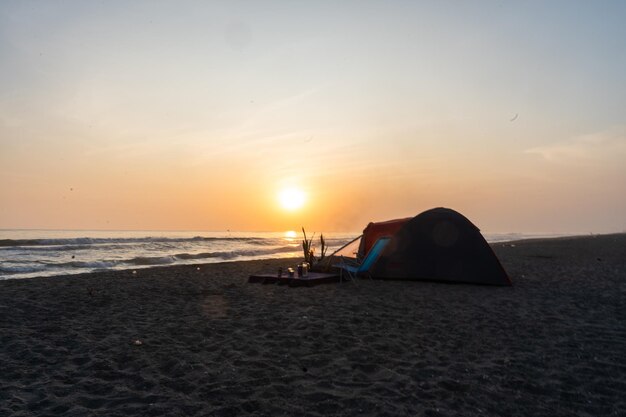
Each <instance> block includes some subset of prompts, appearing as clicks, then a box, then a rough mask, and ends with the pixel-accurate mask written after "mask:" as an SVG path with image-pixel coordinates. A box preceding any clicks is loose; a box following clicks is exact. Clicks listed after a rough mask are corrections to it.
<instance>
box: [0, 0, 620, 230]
mask: <svg viewBox="0 0 626 417" xmlns="http://www.w3.org/2000/svg"><path fill="white" fill-rule="evenodd" d="M624 21H626V2H623V1H597V2H589V1H556V0H555V1H550V2H546V1H524V2H514V1H495V0H494V1H473V2H465V1H344V2H335V1H319V0H318V1H286V0H285V1H274V0H267V1H254V2H252V1H236V0H235V1H233V0H230V1H132V2H128V1H55V2H50V1H28V0H25V1H7V0H4V1H1V2H0V228H5V229H6V228H9V229H12V228H46V229H116V230H125V229H130V230H215V231H218V230H241V231H280V230H299V229H300V227H301V226H305V227H306V228H307V229H308V230H316V231H327V232H329V231H358V230H361V229H363V228H364V227H365V225H366V224H367V223H368V222H369V221H380V220H387V219H392V218H400V217H410V216H415V215H417V214H419V213H420V212H422V211H424V210H427V209H430V208H433V207H441V206H443V207H450V208H453V209H455V210H457V211H459V212H461V213H462V214H464V215H465V216H466V217H468V218H469V219H470V220H471V221H472V222H473V223H475V224H476V225H477V226H478V227H479V228H481V230H483V231H484V232H489V233H507V232H521V233H610V232H623V231H626V163H625V162H624V161H626V77H625V76H624V74H626V25H624V24H623V22H624ZM285 189H296V190H299V191H300V192H301V193H302V194H303V195H304V196H305V201H304V202H303V205H302V206H301V207H300V208H293V207H291V209H286V208H285V207H283V205H281V203H280V199H279V194H280V193H281V192H283V191H284V190H285Z"/></svg>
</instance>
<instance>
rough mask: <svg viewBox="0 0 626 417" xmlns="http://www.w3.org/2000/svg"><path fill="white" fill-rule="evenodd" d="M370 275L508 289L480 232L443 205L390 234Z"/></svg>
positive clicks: (496, 262)
mask: <svg viewBox="0 0 626 417" xmlns="http://www.w3.org/2000/svg"><path fill="white" fill-rule="evenodd" d="M366 230H367V229H366ZM364 235H365V233H364ZM363 240H365V236H364V239H363ZM371 275H372V276H373V277H376V278H395V279H423V280H432V281H446V282H467V283H475V284H491V285H511V281H510V279H509V277H508V275H507V273H506V272H505V270H504V268H503V267H502V265H501V264H500V261H499V260H498V258H497V257H496V255H495V254H494V253H493V250H492V249H491V247H490V246H489V244H488V243H487V241H486V240H485V238H484V237H483V236H482V235H481V234H480V230H479V229H478V228H477V227H476V226H474V224H472V222H470V221H469V220H468V219H467V218H466V217H465V216H463V215H461V214H460V213H458V212H456V211H454V210H451V209H447V208H441V207H440V208H435V209H431V210H428V211H425V212H423V213H421V214H419V215H417V216H416V217H414V218H412V219H410V220H408V221H406V222H405V223H404V224H403V225H402V227H400V228H399V230H398V231H397V232H396V233H394V234H393V235H392V237H391V241H390V242H389V244H388V245H387V247H386V248H385V250H384V251H383V252H382V254H381V256H380V258H379V259H378V261H377V262H376V263H375V264H374V265H373V267H372V269H371Z"/></svg>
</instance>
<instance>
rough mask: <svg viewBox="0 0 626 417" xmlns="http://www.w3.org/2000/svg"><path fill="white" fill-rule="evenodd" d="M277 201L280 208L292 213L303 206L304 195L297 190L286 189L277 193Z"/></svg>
mask: <svg viewBox="0 0 626 417" xmlns="http://www.w3.org/2000/svg"><path fill="white" fill-rule="evenodd" d="M278 200H279V202H280V205H281V207H282V208H284V209H285V210H289V211H293V210H297V209H299V208H301V207H302V206H303V205H304V202H305V201H306V194H305V193H304V191H302V190H300V189H298V188H286V189H284V190H281V191H280V193H278Z"/></svg>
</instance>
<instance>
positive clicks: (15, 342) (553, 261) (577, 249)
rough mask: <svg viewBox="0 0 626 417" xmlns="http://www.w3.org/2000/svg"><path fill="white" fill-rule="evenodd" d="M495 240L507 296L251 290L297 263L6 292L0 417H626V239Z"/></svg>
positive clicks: (140, 273) (122, 276)
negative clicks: (507, 279)
mask: <svg viewBox="0 0 626 417" xmlns="http://www.w3.org/2000/svg"><path fill="white" fill-rule="evenodd" d="M491 246H492V247H493V249H494V251H495V252H496V255H497V256H498V258H499V259H500V261H501V263H502V265H503V266H504V268H505V270H506V271H507V272H508V273H509V275H510V276H511V279H512V281H513V286H512V287H489V286H478V285H468V284H442V283H432V282H421V281H415V282H407V281H376V280H375V281H370V280H359V281H358V282H357V283H351V282H345V283H342V284H329V285H321V286H316V287H312V288H290V287H287V286H280V285H262V284H248V283H247V278H248V276H249V275H250V274H252V273H259V272H273V271H275V270H276V269H277V268H278V267H279V266H283V267H284V266H286V265H289V262H291V261H287V260H285V259H268V260H258V261H233V262H223V263H212V264H195V265H182V266H161V267H153V268H146V269H138V270H137V274H133V273H132V270H124V271H104V272H93V273H88V274H77V275H66V276H52V277H40V278H25V279H9V280H3V281H0V363H2V364H3V365H2V367H3V372H2V373H0V414H2V415H7V416H29V415H41V414H63V415H69V416H73V415H76V416H79V415H86V414H93V415H107V416H126V415H155V416H160V415H172V414H174V415H176V414H180V415H189V416H204V415H310V416H323V415H340V416H343V415H345V416H349V415H355V414H359V415H370V416H382V415H388V416H391V415H424V416H431V415H432V416H436V415H446V416H447V415H459V416H460V415H464V416H479V415H498V416H510V415H515V416H560V415H562V416H566V415H575V416H588V415H594V416H599V415H607V416H612V415H621V414H623V413H625V412H626V401H625V400H624V399H623V393H624V392H626V370H625V368H624V363H626V353H625V352H624V349H623V347H624V346H625V345H626V328H625V327H624V323H625V322H626V256H625V254H626V234H611V235H593V236H576V237H560V238H549V239H529V240H520V241H511V242H499V243H495V244H492V245H491ZM293 261H295V259H294V260H293ZM198 268H200V269H199V270H198ZM137 341H139V343H137Z"/></svg>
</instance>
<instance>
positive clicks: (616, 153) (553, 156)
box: [524, 126, 626, 163]
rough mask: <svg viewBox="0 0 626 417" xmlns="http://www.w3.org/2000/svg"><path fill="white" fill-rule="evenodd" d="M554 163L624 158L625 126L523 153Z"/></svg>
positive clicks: (625, 146)
mask: <svg viewBox="0 0 626 417" xmlns="http://www.w3.org/2000/svg"><path fill="white" fill-rule="evenodd" d="M524 153H527V154H535V155H539V156H541V157H542V158H543V159H545V160H546V161H550V162H555V163H576V162H579V163H585V162H596V161H599V160H606V159H611V158H616V157H620V158H622V157H624V156H626V126H620V127H615V128H612V129H609V130H605V131H601V132H596V133H592V134H587V135H582V136H577V137H574V138H571V139H569V140H566V141H563V142H557V143H554V144H551V145H546V146H538V147H535V148H531V149H527V150H525V151H524Z"/></svg>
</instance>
